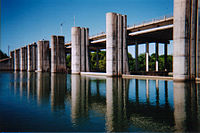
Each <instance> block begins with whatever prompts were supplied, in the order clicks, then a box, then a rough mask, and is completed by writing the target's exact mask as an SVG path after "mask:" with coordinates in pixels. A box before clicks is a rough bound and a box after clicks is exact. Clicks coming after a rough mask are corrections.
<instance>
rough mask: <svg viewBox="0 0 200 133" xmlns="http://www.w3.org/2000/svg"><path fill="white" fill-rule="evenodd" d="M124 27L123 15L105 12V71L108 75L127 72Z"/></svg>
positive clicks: (125, 20)
mask: <svg viewBox="0 0 200 133" xmlns="http://www.w3.org/2000/svg"><path fill="white" fill-rule="evenodd" d="M126 27H127V18H126V16H125V15H120V14H116V13H107V14H106V72H107V75H108V76H117V75H119V76H120V75H122V74H128V73H129V68H128V52H127V44H126V38H127V35H126V33H127V31H126Z"/></svg>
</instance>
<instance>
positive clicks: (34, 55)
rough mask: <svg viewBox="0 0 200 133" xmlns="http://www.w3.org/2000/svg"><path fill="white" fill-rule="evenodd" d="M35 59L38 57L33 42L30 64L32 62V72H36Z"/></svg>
mask: <svg viewBox="0 0 200 133" xmlns="http://www.w3.org/2000/svg"><path fill="white" fill-rule="evenodd" d="M37 58H38V55H37V44H36V42H34V43H33V44H32V62H33V64H32V65H33V71H36V70H37V66H38V65H37V63H38V62H37Z"/></svg>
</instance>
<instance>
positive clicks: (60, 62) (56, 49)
mask: <svg viewBox="0 0 200 133" xmlns="http://www.w3.org/2000/svg"><path fill="white" fill-rule="evenodd" d="M51 40H52V45H51V72H66V56H65V46H64V36H52V37H51Z"/></svg>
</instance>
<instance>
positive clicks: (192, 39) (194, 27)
mask: <svg viewBox="0 0 200 133" xmlns="http://www.w3.org/2000/svg"><path fill="white" fill-rule="evenodd" d="M190 17H191V29H190V63H189V65H190V74H189V75H190V79H195V78H196V39H197V36H196V35H197V0H191V15H190Z"/></svg>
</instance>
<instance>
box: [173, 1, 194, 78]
mask: <svg viewBox="0 0 200 133" xmlns="http://www.w3.org/2000/svg"><path fill="white" fill-rule="evenodd" d="M196 8H197V0H174V30H173V45H174V48H173V77H174V80H179V81H180V80H188V79H194V73H195V72H194V71H195V67H196V64H195V54H196V51H195V47H196V44H195V42H196V39H195V38H196V29H197V28H196V20H197V18H196V16H197V11H196V10H197V9H196Z"/></svg>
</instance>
